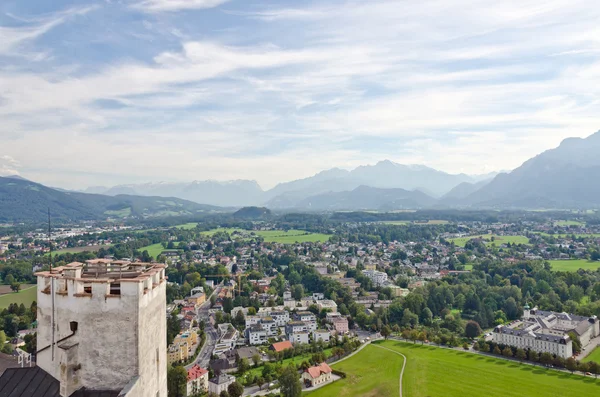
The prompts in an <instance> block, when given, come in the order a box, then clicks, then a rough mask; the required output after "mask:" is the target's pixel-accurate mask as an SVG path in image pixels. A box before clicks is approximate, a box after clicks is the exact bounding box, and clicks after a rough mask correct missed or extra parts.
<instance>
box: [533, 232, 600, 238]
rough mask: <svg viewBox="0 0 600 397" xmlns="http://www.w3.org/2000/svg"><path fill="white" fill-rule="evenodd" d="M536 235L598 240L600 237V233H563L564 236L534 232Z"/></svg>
mask: <svg viewBox="0 0 600 397" xmlns="http://www.w3.org/2000/svg"><path fill="white" fill-rule="evenodd" d="M534 233H536V234H540V235H542V236H547V237H556V238H568V237H571V236H573V235H574V236H575V238H580V237H581V238H597V237H600V233H562V234H550V233H544V232H534Z"/></svg>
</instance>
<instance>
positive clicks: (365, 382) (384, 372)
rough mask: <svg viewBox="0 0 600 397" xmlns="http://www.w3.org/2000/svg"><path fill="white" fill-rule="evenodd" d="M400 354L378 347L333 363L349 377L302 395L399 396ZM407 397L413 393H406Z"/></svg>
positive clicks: (339, 396) (343, 396)
mask: <svg viewBox="0 0 600 397" xmlns="http://www.w3.org/2000/svg"><path fill="white" fill-rule="evenodd" d="M403 363H404V360H403V358H402V357H401V356H399V355H397V354H395V353H393V352H390V351H388V350H384V349H381V348H379V347H375V346H367V347H365V348H364V349H362V350H361V351H360V352H358V353H357V354H356V355H354V356H352V357H350V358H348V359H346V360H344V361H342V362H340V363H338V364H335V365H333V366H332V367H333V368H334V369H337V370H339V371H343V372H345V373H346V375H347V377H346V378H345V379H340V380H338V381H336V382H334V383H332V384H330V385H327V386H324V387H322V388H320V389H317V390H315V391H313V392H310V393H303V395H306V396H310V397H330V396H336V397H351V396H352V397H354V396H356V397H361V396H362V397H375V396H391V397H396V396H398V394H399V392H400V387H399V381H400V370H401V369H402V364H403ZM406 396H410V395H408V394H406Z"/></svg>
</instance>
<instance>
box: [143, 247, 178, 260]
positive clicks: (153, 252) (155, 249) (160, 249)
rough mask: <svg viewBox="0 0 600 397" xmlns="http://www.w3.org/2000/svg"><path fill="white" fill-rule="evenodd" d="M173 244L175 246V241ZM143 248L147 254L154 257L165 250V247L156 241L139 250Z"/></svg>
mask: <svg viewBox="0 0 600 397" xmlns="http://www.w3.org/2000/svg"><path fill="white" fill-rule="evenodd" d="M175 246H177V243H175ZM145 250H148V254H149V255H150V256H153V257H154V259H156V257H157V256H159V255H160V253H161V252H163V251H164V250H165V248H164V247H163V246H162V244H161V243H156V244H152V245H147V246H145V247H142V248H140V249H139V251H140V252H144V251H145Z"/></svg>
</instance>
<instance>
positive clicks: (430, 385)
mask: <svg viewBox="0 0 600 397" xmlns="http://www.w3.org/2000/svg"><path fill="white" fill-rule="evenodd" d="M374 343H375V344H378V345H380V346H383V347H386V348H388V349H392V350H394V351H397V352H399V353H402V354H404V355H405V356H406V359H407V363H406V368H405V370H404V375H403V379H402V396H403V397H463V396H486V397H523V396H525V397H580V396H595V395H598V394H599V393H600V380H596V379H594V378H591V377H583V376H580V375H571V374H569V373H568V372H559V371H555V370H548V369H545V368H541V367H539V366H531V365H526V364H520V363H517V362H510V361H506V360H502V359H498V358H494V357H487V356H483V355H478V354H473V353H467V352H464V351H460V350H450V349H442V348H438V347H433V346H421V345H419V344H412V343H404V342H398V341H392V340H388V341H381V342H374ZM382 363H385V364H382ZM334 368H336V369H339V370H342V371H344V372H346V373H347V375H348V377H347V378H346V379H343V380H340V381H337V382H335V383H333V384H332V385H329V386H325V387H323V388H321V389H319V390H317V391H315V392H313V393H310V394H309V395H310V396H311V397H313V396H323V397H325V396H359V397H360V396H369V397H371V396H398V395H399V393H398V386H397V385H398V379H399V378H398V377H399V375H400V369H401V368H402V357H400V356H398V355H396V354H394V353H392V352H389V351H385V350H383V349H380V348H378V347H375V346H368V347H366V348H365V349H364V350H363V351H361V352H360V353H358V354H357V355H355V356H353V357H352V358H350V359H348V360H347V361H344V362H341V363H340V364H339V365H334ZM394 385H395V388H393V386H394Z"/></svg>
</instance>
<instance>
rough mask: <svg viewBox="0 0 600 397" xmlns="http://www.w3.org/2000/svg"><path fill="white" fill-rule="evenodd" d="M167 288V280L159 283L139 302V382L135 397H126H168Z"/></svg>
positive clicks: (128, 396) (132, 396) (133, 396)
mask: <svg viewBox="0 0 600 397" xmlns="http://www.w3.org/2000/svg"><path fill="white" fill-rule="evenodd" d="M166 286H167V283H166V280H163V281H162V282H160V281H159V285H158V286H156V287H154V289H152V290H148V291H147V292H146V293H145V294H144V295H143V296H142V297H141V298H140V309H139V332H140V336H139V340H138V346H139V352H140V361H139V368H140V371H139V373H140V381H139V382H138V387H136V390H135V394H133V395H131V396H130V395H129V394H128V395H127V397H148V396H152V397H154V396H159V397H167V317H166V313H167V307H166V306H167V298H166ZM157 393H158V394H157Z"/></svg>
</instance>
